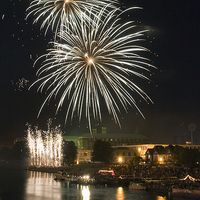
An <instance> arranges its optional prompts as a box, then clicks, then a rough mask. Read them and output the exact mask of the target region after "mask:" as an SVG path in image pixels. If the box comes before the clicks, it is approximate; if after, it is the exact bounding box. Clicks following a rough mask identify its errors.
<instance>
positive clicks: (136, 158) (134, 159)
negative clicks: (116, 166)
mask: <svg viewBox="0 0 200 200" xmlns="http://www.w3.org/2000/svg"><path fill="white" fill-rule="evenodd" d="M142 160H143V159H142V158H141V157H140V156H134V157H132V159H131V160H129V161H128V165H132V166H135V165H139V164H140V162H141V161H142Z"/></svg>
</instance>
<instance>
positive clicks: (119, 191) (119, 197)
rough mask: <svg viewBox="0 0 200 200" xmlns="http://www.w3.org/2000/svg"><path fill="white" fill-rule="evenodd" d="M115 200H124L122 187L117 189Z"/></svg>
mask: <svg viewBox="0 0 200 200" xmlns="http://www.w3.org/2000/svg"><path fill="white" fill-rule="evenodd" d="M116 197H117V200H124V199H125V196H124V191H123V188H122V187H118V188H117V195H116Z"/></svg>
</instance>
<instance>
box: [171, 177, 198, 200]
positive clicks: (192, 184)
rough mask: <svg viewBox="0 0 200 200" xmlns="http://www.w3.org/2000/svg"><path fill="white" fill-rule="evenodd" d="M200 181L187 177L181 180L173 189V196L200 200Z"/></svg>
mask: <svg viewBox="0 0 200 200" xmlns="http://www.w3.org/2000/svg"><path fill="white" fill-rule="evenodd" d="M199 182H200V180H199V179H195V178H193V177H192V176H190V175H187V176H186V177H185V178H183V179H179V182H178V184H175V185H173V187H172V188H171V194H170V195H171V196H173V197H181V198H186V199H200V187H199Z"/></svg>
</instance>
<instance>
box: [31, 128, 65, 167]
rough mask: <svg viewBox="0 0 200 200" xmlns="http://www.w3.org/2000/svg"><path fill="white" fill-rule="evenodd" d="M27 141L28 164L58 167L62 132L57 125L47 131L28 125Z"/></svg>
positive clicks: (60, 163)
mask: <svg viewBox="0 0 200 200" xmlns="http://www.w3.org/2000/svg"><path fill="white" fill-rule="evenodd" d="M27 142H28V147H29V153H30V165H33V166H51V167H59V166H61V165H62V161H63V154H62V133H61V131H60V129H59V128H58V127H56V128H55V129H51V131H50V130H48V131H47V132H44V131H41V130H38V129H37V128H36V129H35V131H34V130H32V129H31V127H30V126H29V127H28V130H27Z"/></svg>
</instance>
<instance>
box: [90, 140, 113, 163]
mask: <svg viewBox="0 0 200 200" xmlns="http://www.w3.org/2000/svg"><path fill="white" fill-rule="evenodd" d="M112 158H113V149H112V147H111V144H110V143H109V142H105V141H101V140H96V141H95V142H94V145H93V158H92V159H93V161H100V162H101V163H102V162H104V163H110V162H111V160H112Z"/></svg>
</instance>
